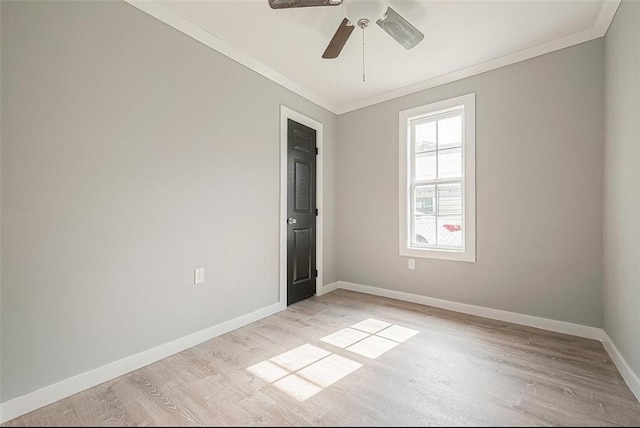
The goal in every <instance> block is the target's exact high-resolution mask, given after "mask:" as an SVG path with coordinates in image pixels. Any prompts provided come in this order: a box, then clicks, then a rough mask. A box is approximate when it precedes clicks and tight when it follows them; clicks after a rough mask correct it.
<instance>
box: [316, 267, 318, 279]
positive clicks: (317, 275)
mask: <svg viewBox="0 0 640 428" xmlns="http://www.w3.org/2000/svg"><path fill="white" fill-rule="evenodd" d="M317 277H318V269H316V278H317Z"/></svg>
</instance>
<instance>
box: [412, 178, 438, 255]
mask: <svg viewBox="0 0 640 428" xmlns="http://www.w3.org/2000/svg"><path fill="white" fill-rule="evenodd" d="M413 206H414V207H415V211H414V213H413V215H414V225H415V230H414V234H413V236H412V238H411V239H412V243H414V244H418V245H435V243H436V216H435V213H436V186H419V187H416V191H415V200H414V205H413Z"/></svg>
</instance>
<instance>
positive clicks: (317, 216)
mask: <svg viewBox="0 0 640 428" xmlns="http://www.w3.org/2000/svg"><path fill="white" fill-rule="evenodd" d="M316 217H318V209H317V208H316Z"/></svg>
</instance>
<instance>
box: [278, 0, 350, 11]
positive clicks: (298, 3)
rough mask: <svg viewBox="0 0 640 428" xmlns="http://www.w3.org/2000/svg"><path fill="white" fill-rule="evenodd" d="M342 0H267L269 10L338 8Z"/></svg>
mask: <svg viewBox="0 0 640 428" xmlns="http://www.w3.org/2000/svg"><path fill="white" fill-rule="evenodd" d="M341 4H342V0H269V6H271V9H288V8H290V7H309V6H339V5H341Z"/></svg>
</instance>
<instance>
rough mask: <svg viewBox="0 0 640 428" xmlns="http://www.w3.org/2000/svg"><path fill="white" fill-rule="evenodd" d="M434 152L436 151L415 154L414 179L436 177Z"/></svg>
mask: <svg viewBox="0 0 640 428" xmlns="http://www.w3.org/2000/svg"><path fill="white" fill-rule="evenodd" d="M436 154H437V152H426V153H419V154H417V155H416V180H433V179H435V178H436Z"/></svg>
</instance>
